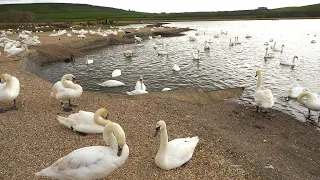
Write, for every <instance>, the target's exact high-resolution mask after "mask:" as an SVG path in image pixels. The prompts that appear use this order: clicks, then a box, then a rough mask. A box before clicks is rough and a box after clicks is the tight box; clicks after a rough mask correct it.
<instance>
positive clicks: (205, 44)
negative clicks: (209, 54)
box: [203, 41, 210, 51]
mask: <svg viewBox="0 0 320 180" xmlns="http://www.w3.org/2000/svg"><path fill="white" fill-rule="evenodd" d="M207 43H208V42H207V41H205V42H204V47H203V49H204V50H205V51H209V50H210V46H209V45H208V44H207Z"/></svg>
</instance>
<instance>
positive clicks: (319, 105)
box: [298, 91, 320, 118]
mask: <svg viewBox="0 0 320 180" xmlns="http://www.w3.org/2000/svg"><path fill="white" fill-rule="evenodd" d="M304 97H307V100H306V101H304V100H303V98H304ZM298 102H299V103H300V104H304V106H305V107H307V108H308V110H309V116H308V118H310V116H311V114H310V113H311V112H310V111H311V110H312V111H320V98H319V96H318V94H317V93H312V92H310V91H306V92H303V93H301V94H300V95H299V96H298ZM318 118H320V116H319V117H318Z"/></svg>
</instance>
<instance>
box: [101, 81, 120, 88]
mask: <svg viewBox="0 0 320 180" xmlns="http://www.w3.org/2000/svg"><path fill="white" fill-rule="evenodd" d="M98 85H100V86H103V87H119V86H124V85H125V84H124V83H123V82H121V81H117V80H108V81H105V82H103V83H100V84H98Z"/></svg>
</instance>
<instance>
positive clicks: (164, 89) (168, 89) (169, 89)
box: [162, 88, 171, 91]
mask: <svg viewBox="0 0 320 180" xmlns="http://www.w3.org/2000/svg"><path fill="white" fill-rule="evenodd" d="M162 91H171V88H163V89H162Z"/></svg>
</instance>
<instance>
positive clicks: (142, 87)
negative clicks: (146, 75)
mask: <svg viewBox="0 0 320 180" xmlns="http://www.w3.org/2000/svg"><path fill="white" fill-rule="evenodd" d="M134 89H135V90H143V91H145V90H147V88H146V86H145V85H144V83H143V77H142V76H140V79H139V81H137V82H136V86H135V87H134Z"/></svg>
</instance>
